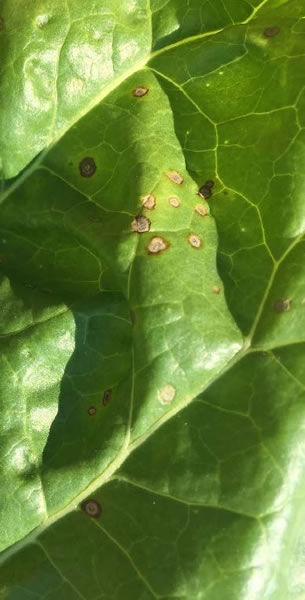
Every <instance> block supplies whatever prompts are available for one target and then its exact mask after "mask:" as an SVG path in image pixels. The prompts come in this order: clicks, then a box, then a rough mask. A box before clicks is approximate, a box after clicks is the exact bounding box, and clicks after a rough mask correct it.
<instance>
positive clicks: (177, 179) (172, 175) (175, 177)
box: [166, 171, 184, 185]
mask: <svg viewBox="0 0 305 600" xmlns="http://www.w3.org/2000/svg"><path fill="white" fill-rule="evenodd" d="M166 175H167V177H168V178H169V179H170V180H171V181H172V182H173V183H176V184H177V185H181V183H183V181H184V179H183V177H182V175H179V173H177V171H168V172H167V173H166Z"/></svg>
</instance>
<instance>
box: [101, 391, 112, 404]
mask: <svg viewBox="0 0 305 600" xmlns="http://www.w3.org/2000/svg"><path fill="white" fill-rule="evenodd" d="M111 396H112V390H105V392H104V396H103V405H104V406H107V404H109V402H110V400H111Z"/></svg>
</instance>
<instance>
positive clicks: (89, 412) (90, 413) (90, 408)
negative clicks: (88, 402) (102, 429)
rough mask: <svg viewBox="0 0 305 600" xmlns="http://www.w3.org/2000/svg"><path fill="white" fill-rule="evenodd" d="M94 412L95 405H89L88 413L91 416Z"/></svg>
mask: <svg viewBox="0 0 305 600" xmlns="http://www.w3.org/2000/svg"><path fill="white" fill-rule="evenodd" d="M95 413H96V408H95V406H90V407H89V408H88V415H90V416H92V415H95Z"/></svg>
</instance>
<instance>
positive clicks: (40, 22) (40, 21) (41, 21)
mask: <svg viewBox="0 0 305 600" xmlns="http://www.w3.org/2000/svg"><path fill="white" fill-rule="evenodd" d="M48 22H49V15H39V16H38V17H37V19H36V25H37V27H44V26H45V25H47V24H48Z"/></svg>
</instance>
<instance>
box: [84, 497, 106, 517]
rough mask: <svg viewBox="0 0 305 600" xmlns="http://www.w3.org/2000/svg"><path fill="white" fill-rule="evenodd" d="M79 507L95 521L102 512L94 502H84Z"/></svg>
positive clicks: (99, 506)
mask: <svg viewBox="0 0 305 600" xmlns="http://www.w3.org/2000/svg"><path fill="white" fill-rule="evenodd" d="M81 507H82V509H83V510H84V511H85V513H87V515H88V516H89V517H92V518H93V519H97V518H98V517H99V516H100V514H101V512H102V507H101V505H100V504H99V502H97V501H96V500H85V501H84V502H82V504H81Z"/></svg>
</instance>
